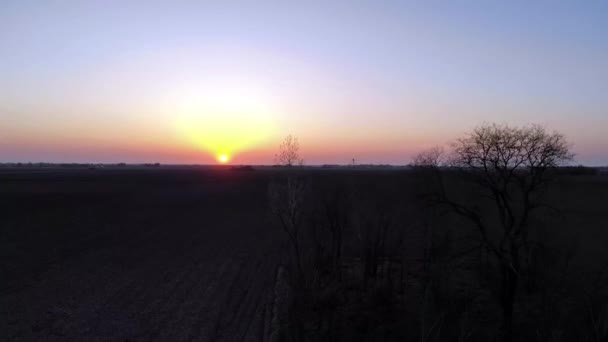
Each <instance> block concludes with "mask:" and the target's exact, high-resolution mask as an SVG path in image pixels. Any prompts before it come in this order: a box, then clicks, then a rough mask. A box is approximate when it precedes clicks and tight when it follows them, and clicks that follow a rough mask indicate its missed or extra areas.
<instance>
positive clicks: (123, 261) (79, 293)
mask: <svg viewBox="0 0 608 342" xmlns="http://www.w3.org/2000/svg"><path fill="white" fill-rule="evenodd" d="M282 172H283V171H281V170H273V169H270V168H266V169H258V170H256V171H252V172H244V171H231V170H229V169H228V168H219V167H218V168H186V167H183V168H177V167H176V168H169V167H160V168H133V169H130V168H114V169H109V168H108V169H97V170H87V169H74V170H71V169H2V170H0V210H1V217H0V227H1V230H0V272H1V273H0V279H1V281H0V340H2V341H39V340H51V341H52V340H57V341H74V340H86V341H95V340H98V341H108V340H112V341H127V340H129V341H140V340H141V341H143V340H161V341H168V340H178V341H181V340H183V341H185V340H200V341H264V340H268V338H269V335H270V331H271V329H272V327H271V324H270V321H271V317H272V302H273V291H274V286H275V274H276V269H277V266H278V265H279V264H281V263H282V262H283V261H284V258H285V255H286V248H285V243H284V241H285V239H284V238H285V237H284V235H283V232H282V231H281V229H280V228H278V227H277V226H276V225H275V224H273V220H272V217H271V215H270V213H269V210H268V199H267V198H268V184H269V182H271V181H272V180H273V179H277V178H280V177H282ZM300 174H301V175H302V176H303V177H304V178H306V179H307V180H308V181H309V183H310V186H311V188H313V189H316V190H318V191H324V190H323V189H330V188H331V187H333V186H336V185H337V184H348V185H349V186H355V187H357V188H360V189H361V190H360V191H358V193H359V194H360V196H361V197H363V198H364V199H365V202H364V203H368V204H369V205H370V206H371V205H373V203H376V202H382V201H391V202H393V203H394V205H393V206H392V208H393V209H394V212H395V213H397V216H396V217H397V218H396V219H397V220H400V221H399V222H398V223H397V224H396V225H395V227H397V228H398V229H403V231H404V234H403V236H404V238H405V241H406V243H405V245H403V248H404V250H406V251H407V253H405V254H406V255H407V257H408V258H409V259H411V260H413V261H412V262H413V263H415V260H417V259H418V258H419V257H420V255H419V254H420V253H421V252H420V249H421V248H420V246H421V244H422V238H421V237H420V236H421V234H420V232H419V231H418V230H417V229H419V228H418V227H417V226H416V225H415V222H417V221H418V218H417V217H416V216H415V215H416V212H417V211H416V210H415V206H416V203H414V201H415V196H414V195H413V194H412V191H413V190H412V189H413V185H414V178H413V176H412V175H411V173H409V172H407V171H403V170H381V171H380V170H312V169H311V170H303V171H300ZM317 193H318V192H317ZM606 193H608V176H607V175H605V174H603V175H595V176H589V175H585V176H561V177H560V178H559V180H558V183H557V186H556V187H554V188H553V190H552V193H551V197H550V198H551V201H552V202H553V204H554V205H555V206H559V207H560V212H561V213H562V214H563V218H560V219H559V220H556V221H557V222H559V224H557V225H555V226H552V227H551V232H552V233H551V234H552V235H555V236H560V235H563V236H564V237H566V239H569V240H571V241H574V242H573V244H576V246H578V249H579V252H580V254H581V255H583V256H586V257H588V258H589V259H588V260H586V261H585V263H586V264H589V263H592V262H594V260H601V258H602V257H605V255H603V252H605V246H607V245H608V232H607V231H606V228H608V226H607V224H608V210H607V209H608V207H607V205H606V197H605V194H606ZM445 222H446V224H448V223H449V229H451V230H454V229H461V230H462V231H466V229H467V228H466V226H464V225H463V226H462V227H460V226H457V225H454V224H453V223H450V222H451V221H445ZM552 222H553V221H552ZM446 229H447V228H446ZM347 247H348V246H346V247H345V249H346V248H347ZM412 262H410V266H409V267H410V269H411V270H415V269H416V268H417V266H416V265H412V264H411V263H412ZM598 262H599V261H598ZM412 337H414V335H412Z"/></svg>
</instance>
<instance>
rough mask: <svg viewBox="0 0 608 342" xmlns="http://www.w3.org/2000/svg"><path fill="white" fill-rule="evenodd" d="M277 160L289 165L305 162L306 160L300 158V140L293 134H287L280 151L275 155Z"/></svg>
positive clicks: (281, 163)
mask: <svg viewBox="0 0 608 342" xmlns="http://www.w3.org/2000/svg"><path fill="white" fill-rule="evenodd" d="M275 161H276V163H278V164H280V165H283V166H287V167H292V166H294V165H302V164H304V160H303V159H301V158H300V143H299V142H298V138H296V137H294V136H292V135H291V134H290V135H288V136H286V137H285V139H283V142H282V143H281V145H279V153H278V154H276V155H275Z"/></svg>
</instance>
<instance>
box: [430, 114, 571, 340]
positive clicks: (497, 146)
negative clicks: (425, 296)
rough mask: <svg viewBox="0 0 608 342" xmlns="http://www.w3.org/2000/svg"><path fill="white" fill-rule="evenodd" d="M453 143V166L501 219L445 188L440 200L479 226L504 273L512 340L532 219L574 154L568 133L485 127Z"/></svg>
mask: <svg viewBox="0 0 608 342" xmlns="http://www.w3.org/2000/svg"><path fill="white" fill-rule="evenodd" d="M452 147H453V154H452V157H451V161H450V162H451V163H450V164H451V165H452V166H453V167H456V168H458V169H459V170H460V171H462V172H463V174H465V175H466V179H467V180H470V181H473V182H475V183H476V184H477V185H478V189H479V190H480V191H482V192H483V193H484V194H485V195H487V196H488V197H489V198H490V199H491V201H492V203H493V208H494V210H495V213H496V214H497V217H496V216H491V215H490V213H489V212H487V211H482V210H481V209H480V208H479V207H477V205H475V204H473V203H460V202H459V201H456V200H454V199H450V198H448V196H447V194H446V191H445V187H443V186H442V193H441V195H440V202H441V203H443V204H446V205H448V206H449V207H451V208H452V209H453V211H454V212H456V213H457V214H458V215H461V216H462V217H464V218H466V219H468V220H469V221H470V222H472V223H473V224H474V225H475V227H476V230H477V231H478V233H479V237H480V240H481V244H482V246H483V248H485V249H486V250H487V251H488V252H489V253H490V255H491V256H493V257H494V260H495V261H496V264H497V265H498V269H499V271H500V272H499V273H500V275H499V276H500V289H499V292H498V294H499V298H500V305H501V307H502V311H503V331H502V334H503V340H504V341H511V340H512V338H513V334H512V327H513V306H514V302H515V296H516V292H517V288H518V281H519V280H520V278H521V276H522V275H523V274H524V273H525V271H526V270H525V268H526V260H527V256H528V255H529V247H530V242H531V240H530V237H529V236H530V235H529V233H530V229H531V217H532V215H533V213H534V212H535V211H536V210H537V209H539V208H541V207H542V204H543V203H542V197H543V196H542V195H543V193H544V191H543V189H545V187H546V185H547V184H548V180H549V176H550V174H551V172H550V170H551V169H552V168H555V167H557V166H559V165H562V164H564V163H565V162H567V161H569V160H571V159H572V158H573V154H572V153H570V151H569V146H568V144H567V142H566V139H565V137H564V136H563V135H562V134H560V133H557V132H553V133H549V132H547V131H546V130H545V129H544V128H543V127H541V126H538V125H532V126H525V127H511V126H508V125H496V124H491V125H490V124H486V125H482V126H480V127H478V128H475V129H474V130H473V131H472V132H470V133H468V134H467V135H466V136H465V137H463V138H461V139H458V140H457V141H456V142H455V143H454V144H453V146H452ZM433 156H434V155H432V156H431V157H433ZM430 159H433V158H430Z"/></svg>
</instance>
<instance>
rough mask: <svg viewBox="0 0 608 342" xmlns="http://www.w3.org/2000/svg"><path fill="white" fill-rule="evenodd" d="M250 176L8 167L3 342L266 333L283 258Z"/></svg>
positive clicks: (0, 192)
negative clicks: (276, 277) (277, 270)
mask: <svg viewBox="0 0 608 342" xmlns="http://www.w3.org/2000/svg"><path fill="white" fill-rule="evenodd" d="M252 177H254V178H260V177H262V178H264V176H259V175H258V174H255V173H238V172H236V173H235V172H230V171H227V170H164V169H162V170H54V171H53V170H45V171H36V170H31V171H28V172H25V171H23V170H20V171H10V170H3V171H1V173H0V180H1V181H0V184H1V186H0V203H1V204H0V208H1V210H2V216H1V226H2V231H1V233H2V235H1V236H2V237H1V239H0V245H1V250H0V253H1V272H2V276H1V277H0V278H1V279H2V281H1V282H0V336H1V337H0V340H2V341H13V340H16V341H21V340H32V341H36V340H87V341H93V340H99V341H102V340H103V341H107V340H116V341H125V340H150V339H156V340H165V341H167V340H204V341H258V340H262V338H263V336H264V334H265V333H267V332H265V331H264V329H267V327H265V324H264V322H265V321H267V320H268V317H267V316H268V314H269V312H268V311H267V309H268V306H267V305H266V304H267V303H268V302H269V298H268V295H269V294H270V293H271V290H272V287H273V282H274V279H273V278H274V270H275V266H276V265H277V263H278V261H279V260H280V258H278V250H279V248H278V247H277V244H275V243H274V242H275V238H276V231H275V230H274V229H272V228H270V227H269V225H268V223H267V215H266V213H267V211H266V201H265V196H266V182H265V181H251V178H252Z"/></svg>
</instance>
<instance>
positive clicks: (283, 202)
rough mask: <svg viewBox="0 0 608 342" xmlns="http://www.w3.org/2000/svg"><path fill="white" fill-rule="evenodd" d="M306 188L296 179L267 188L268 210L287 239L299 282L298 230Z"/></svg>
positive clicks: (299, 253)
mask: <svg viewBox="0 0 608 342" xmlns="http://www.w3.org/2000/svg"><path fill="white" fill-rule="evenodd" d="M307 188H308V187H307V184H306V183H305V182H304V181H303V180H302V179H299V178H296V177H288V178H287V179H286V181H285V182H273V183H270V185H269V188H268V197H269V201H270V210H271V212H272V214H273V215H274V216H275V217H276V218H277V219H278V221H279V223H280V225H281V228H282V229H283V230H284V231H285V233H286V234H287V237H288V238H289V242H290V244H291V247H292V252H293V258H294V263H295V268H296V274H297V277H298V280H299V281H301V280H302V279H303V276H304V274H303V269H302V250H301V241H300V240H301V237H300V230H301V227H302V224H303V221H304V201H305V194H306V191H307Z"/></svg>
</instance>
